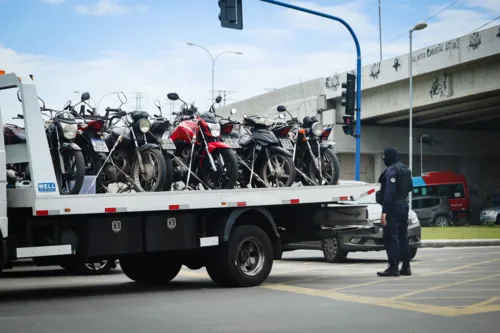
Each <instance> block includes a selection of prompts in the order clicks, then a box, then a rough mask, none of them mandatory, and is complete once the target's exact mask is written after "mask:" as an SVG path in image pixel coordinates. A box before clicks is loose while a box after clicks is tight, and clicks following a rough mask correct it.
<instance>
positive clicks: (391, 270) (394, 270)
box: [377, 266, 399, 276]
mask: <svg viewBox="0 0 500 333" xmlns="http://www.w3.org/2000/svg"><path fill="white" fill-rule="evenodd" d="M377 275H378V276H399V267H398V266H389V267H387V269H386V270H385V271H383V272H377Z"/></svg>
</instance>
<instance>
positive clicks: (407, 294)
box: [392, 273, 500, 299]
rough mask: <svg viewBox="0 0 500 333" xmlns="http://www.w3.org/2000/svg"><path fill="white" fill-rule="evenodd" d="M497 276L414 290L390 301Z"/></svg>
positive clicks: (496, 275) (499, 274)
mask: <svg viewBox="0 0 500 333" xmlns="http://www.w3.org/2000/svg"><path fill="white" fill-rule="evenodd" d="M498 276H500V273H498V274H494V275H489V276H485V277H481V278H477V279H470V280H464V281H458V282H453V283H447V284H443V285H440V286H435V287H432V288H426V289H421V290H415V291H412V292H409V293H406V294H401V295H398V296H394V297H392V299H401V298H405V297H408V296H412V295H416V294H421V293H425V292H429V291H434V290H438V289H444V288H449V287H453V286H458V285H461V284H465V283H470V282H475V281H482V280H488V279H493V278H495V277H498Z"/></svg>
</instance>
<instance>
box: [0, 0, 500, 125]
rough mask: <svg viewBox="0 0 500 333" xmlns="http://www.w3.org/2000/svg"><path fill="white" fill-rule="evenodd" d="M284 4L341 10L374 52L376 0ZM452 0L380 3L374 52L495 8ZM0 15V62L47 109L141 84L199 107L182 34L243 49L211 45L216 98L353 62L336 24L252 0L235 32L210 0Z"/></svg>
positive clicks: (53, 2) (446, 34)
mask: <svg viewBox="0 0 500 333" xmlns="http://www.w3.org/2000/svg"><path fill="white" fill-rule="evenodd" d="M283 1H285V2H288V3H291V4H295V5H299V6H303V7H307V8H311V9H314V10H317V11H321V12H326V13H329V14H332V15H336V16H338V17H341V18H343V19H344V20H345V21H347V22H348V23H349V24H350V25H351V26H352V27H353V29H354V31H355V33H356V34H357V36H358V38H359V41H360V45H361V52H362V55H363V58H362V61H363V65H368V64H371V63H374V62H377V61H379V33H378V0H316V1H307V0H302V1H289V0H283ZM456 1H457V0H381V3H382V39H383V44H387V45H385V46H384V47H383V58H384V59H386V58H391V57H394V56H397V55H401V54H405V53H407V52H408V36H407V33H405V32H407V31H408V29H409V28H411V27H412V26H413V25H414V24H415V23H416V22H418V21H422V20H427V19H428V18H430V17H432V18H431V19H430V20H429V21H428V23H429V26H428V27H427V29H425V30H422V31H418V32H416V33H415V34H414V38H413V43H414V49H415V50H416V49H418V48H421V47H426V46H428V45H432V44H435V43H439V42H442V41H445V40H447V39H452V38H456V37H460V36H462V35H465V34H468V33H470V32H472V31H474V30H475V29H477V28H479V27H481V26H482V25H484V24H485V23H487V22H489V21H491V20H492V19H494V18H496V17H498V16H499V15H500V0H458V2H456ZM454 2H456V3H455V4H454V5H453V6H451V7H450V8H448V9H446V10H445V11H443V12H442V13H440V14H438V15H436V14H437V13H438V12H439V11H440V10H442V9H443V8H445V7H446V6H448V5H450V4H452V3H454ZM0 14H1V17H2V19H1V20H0V69H2V70H6V71H7V72H15V73H16V74H17V75H18V76H20V77H27V76H28V74H33V75H34V78H35V82H36V88H37V92H38V94H39V96H40V97H41V98H43V99H44V100H45V101H46V103H47V105H48V106H51V107H54V108H57V107H62V106H63V104H64V103H65V102H66V101H67V100H68V99H70V100H72V101H73V104H74V103H75V102H76V101H78V100H79V97H80V94H79V93H75V91H79V92H83V91H88V92H90V94H91V96H92V98H93V100H94V101H95V102H99V100H100V101H101V103H100V105H99V110H101V113H103V112H104V108H105V107H106V106H110V107H116V106H118V104H119V103H118V99H117V98H116V96H114V95H112V94H111V95H107V96H105V95H106V94H109V93H111V92H115V91H123V92H124V93H125V94H126V96H127V97H128V99H129V102H128V103H127V105H126V106H127V107H129V108H134V107H135V105H136V100H135V98H134V97H135V93H136V92H141V93H142V95H143V96H144V98H142V99H141V103H142V104H141V105H142V107H143V109H146V110H147V111H154V101H155V100H156V99H158V100H160V101H161V103H162V106H163V108H164V109H169V108H170V107H171V106H170V105H169V102H168V100H167V99H166V96H167V93H169V92H177V93H178V94H179V95H180V96H181V98H183V99H185V100H186V101H188V102H193V101H195V102H196V105H198V107H200V111H202V110H203V109H204V108H206V107H207V106H208V104H209V101H210V98H211V92H210V89H211V70H212V62H211V59H210V57H209V55H208V53H207V52H206V51H205V50H203V49H201V48H198V47H194V46H189V45H187V43H194V44H199V45H202V46H204V47H205V48H207V49H208V50H210V52H211V53H212V54H213V56H214V57H215V56H216V55H217V54H219V53H220V52H223V51H234V52H241V53H242V54H241V55H238V54H233V53H225V54H222V55H221V56H220V57H219V58H217V61H216V64H215V89H216V90H227V91H230V93H229V94H228V97H227V103H229V102H231V101H238V100H243V99H245V98H248V97H251V96H255V95H259V94H263V93H266V92H267V91H268V89H276V88H280V87H284V86H287V85H292V84H296V83H298V82H300V81H307V80H310V79H315V78H318V77H327V76H331V75H332V74H334V73H335V72H339V73H340V72H343V71H347V70H351V69H353V68H354V67H355V61H356V53H355V47H354V43H353V41H352V38H351V36H350V35H349V33H348V32H347V30H346V29H345V28H344V27H343V26H342V25H341V24H340V23H338V22H334V21H330V20H326V19H323V18H319V17H315V16H311V15H308V14H304V13H300V12H297V11H292V10H289V9H285V8H282V7H278V6H275V5H272V4H268V3H264V2H262V1H259V0H243V25H244V28H243V30H234V29H225V28H222V27H221V26H220V21H219V19H218V15H219V7H218V5H217V1H216V0H189V1H185V0H0ZM498 23H499V20H497V21H494V22H492V23H491V24H489V25H487V26H485V27H483V28H482V29H484V28H487V27H489V26H493V25H496V24H498ZM402 34H403V36H402V37H400V38H399V39H397V40H395V41H393V40H394V39H395V38H396V37H398V36H401V35H402ZM103 96H104V97H103ZM101 98H102V99H101ZM12 101H14V102H15V103H13V102H12ZM0 107H1V108H2V112H3V113H5V112H7V113H8V114H15V113H18V111H20V109H16V108H20V103H18V102H17V100H15V91H14V92H12V91H8V92H0ZM4 117H5V116H4Z"/></svg>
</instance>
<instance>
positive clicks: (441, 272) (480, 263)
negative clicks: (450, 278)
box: [420, 259, 500, 276]
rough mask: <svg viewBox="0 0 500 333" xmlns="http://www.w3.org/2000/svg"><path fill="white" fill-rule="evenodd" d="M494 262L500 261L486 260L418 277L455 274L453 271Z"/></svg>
mask: <svg viewBox="0 0 500 333" xmlns="http://www.w3.org/2000/svg"><path fill="white" fill-rule="evenodd" d="M495 261H500V259H492V260H486V261H481V262H475V263H472V264H467V265H463V266H459V267H454V268H449V269H445V270H443V271H438V272H432V273H428V274H423V275H420V276H432V275H439V274H445V273H450V272H455V271H458V270H461V269H464V268H470V267H474V266H477V265H482V264H489V263H491V262H495Z"/></svg>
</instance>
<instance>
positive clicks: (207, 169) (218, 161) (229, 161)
mask: <svg viewBox="0 0 500 333" xmlns="http://www.w3.org/2000/svg"><path fill="white" fill-rule="evenodd" d="M211 155H212V157H213V159H214V163H215V167H216V170H215V171H214V170H213V169H212V164H211V163H210V159H209V158H208V157H207V156H204V158H203V163H202V166H201V169H200V178H201V180H202V181H203V182H204V183H205V185H206V186H208V187H209V188H210V189H213V190H217V189H218V190H221V189H232V188H234V187H235V186H236V182H237V181H238V174H239V170H238V160H237V158H236V153H235V152H234V151H233V150H232V149H214V150H213V151H212V153H211Z"/></svg>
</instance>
